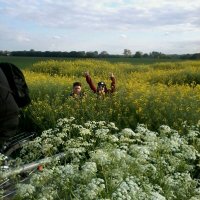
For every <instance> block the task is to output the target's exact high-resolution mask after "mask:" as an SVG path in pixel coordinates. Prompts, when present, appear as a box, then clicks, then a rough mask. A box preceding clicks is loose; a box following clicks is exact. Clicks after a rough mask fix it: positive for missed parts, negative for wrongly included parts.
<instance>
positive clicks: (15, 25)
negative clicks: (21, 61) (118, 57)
mask: <svg viewBox="0 0 200 200" xmlns="http://www.w3.org/2000/svg"><path fill="white" fill-rule="evenodd" d="M30 49H34V50H38V51H68V52H69V51H98V52H99V53H100V52H101V51H107V52H108V53H110V54H122V53H123V50H124V49H130V50H131V51H132V53H135V52H136V51H142V52H143V53H149V52H152V51H159V52H162V53H166V54H173V53H178V54H185V53H199V52H200V0H100V1H97V0H56V1H55V0H0V50H9V51H15V50H30Z"/></svg>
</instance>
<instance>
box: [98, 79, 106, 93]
mask: <svg viewBox="0 0 200 200" xmlns="http://www.w3.org/2000/svg"><path fill="white" fill-rule="evenodd" d="M105 90H106V84H105V83H104V82H102V81H101V82H99V83H98V85H97V92H98V93H99V94H104V93H105Z"/></svg>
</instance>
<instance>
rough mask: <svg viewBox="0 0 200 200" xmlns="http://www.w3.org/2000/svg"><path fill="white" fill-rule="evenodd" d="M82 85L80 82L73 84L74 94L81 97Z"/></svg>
mask: <svg viewBox="0 0 200 200" xmlns="http://www.w3.org/2000/svg"><path fill="white" fill-rule="evenodd" d="M81 87H82V85H81V83H80V82H75V83H73V93H74V94H77V95H79V94H80V92H81Z"/></svg>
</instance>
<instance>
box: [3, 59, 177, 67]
mask: <svg viewBox="0 0 200 200" xmlns="http://www.w3.org/2000/svg"><path fill="white" fill-rule="evenodd" d="M48 60H60V61H61V60H77V58H59V57H20V56H0V62H11V63H13V64H15V65H17V66H18V67H19V68H21V69H25V68H29V67H31V66H32V65H33V64H34V63H37V62H40V61H48ZM82 60H85V59H82ZM94 60H106V61H109V62H111V63H129V64H134V65H140V64H145V65H146V64H152V63H160V62H176V61H177V59H176V60H175V59H152V58H98V59H94Z"/></svg>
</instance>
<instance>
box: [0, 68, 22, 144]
mask: <svg viewBox="0 0 200 200" xmlns="http://www.w3.org/2000/svg"><path fill="white" fill-rule="evenodd" d="M18 114H19V108H18V106H17V104H16V102H15V100H14V97H13V95H12V93H11V90H10V87H9V84H8V81H7V79H6V76H5V75H4V73H3V71H2V70H1V69H0V147H1V145H2V144H3V143H4V142H6V141H7V140H8V139H9V138H10V137H12V136H14V135H15V134H16V130H17V127H18V123H19V118H18Z"/></svg>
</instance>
